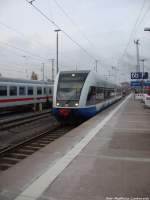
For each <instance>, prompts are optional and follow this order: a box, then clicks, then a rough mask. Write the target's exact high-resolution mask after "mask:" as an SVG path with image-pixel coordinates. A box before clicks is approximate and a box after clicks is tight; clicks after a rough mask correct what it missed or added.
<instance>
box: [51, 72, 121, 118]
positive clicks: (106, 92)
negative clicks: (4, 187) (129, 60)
mask: <svg viewBox="0 0 150 200" xmlns="http://www.w3.org/2000/svg"><path fill="white" fill-rule="evenodd" d="M121 97H122V93H121V87H120V86H117V85H115V84H112V83H110V82H108V81H106V80H104V79H102V78H101V77H100V76H99V75H97V74H96V73H95V72H92V71H61V72H59V74H58V75H57V77H56V80H55V84H54V94H53V113H54V115H55V116H56V117H57V118H58V119H59V120H71V119H74V118H77V119H79V118H82V119H88V118H90V117H93V116H94V115H96V114H97V113H98V112H99V111H101V110H103V109H104V108H106V107H108V106H109V105H111V104H112V103H114V102H115V101H117V100H119V99H120V98H121Z"/></svg>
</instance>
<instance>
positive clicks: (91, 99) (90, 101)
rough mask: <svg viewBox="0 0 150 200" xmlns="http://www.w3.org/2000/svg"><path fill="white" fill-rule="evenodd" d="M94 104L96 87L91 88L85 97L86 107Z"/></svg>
mask: <svg viewBox="0 0 150 200" xmlns="http://www.w3.org/2000/svg"><path fill="white" fill-rule="evenodd" d="M95 103H96V87H94V86H91V87H90V88H89V93H88V96H87V102H86V104H87V105H94V104H95Z"/></svg>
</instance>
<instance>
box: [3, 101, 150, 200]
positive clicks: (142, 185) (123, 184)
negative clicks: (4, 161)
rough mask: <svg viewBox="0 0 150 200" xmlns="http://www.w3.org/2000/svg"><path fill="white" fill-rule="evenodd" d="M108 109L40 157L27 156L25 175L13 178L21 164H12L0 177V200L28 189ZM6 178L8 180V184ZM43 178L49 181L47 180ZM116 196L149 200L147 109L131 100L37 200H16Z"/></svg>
mask: <svg viewBox="0 0 150 200" xmlns="http://www.w3.org/2000/svg"><path fill="white" fill-rule="evenodd" d="M114 107H115V106H114ZM111 109H112V108H111ZM111 109H110V110H108V111H107V112H104V113H101V114H99V115H97V116H96V117H95V118H92V119H91V120H89V121H88V122H86V123H84V124H82V125H81V126H80V127H78V128H77V129H75V130H74V131H72V132H70V133H68V134H67V136H64V137H62V138H61V139H59V141H56V142H54V144H53V147H52V146H49V147H46V148H45V149H44V150H43V152H45V154H39V153H38V154H35V155H34V156H32V157H31V158H30V161H29V158H28V159H27V160H25V161H24V164H22V170H25V169H26V170H27V171H28V170H30V172H27V171H26V172H24V173H23V174H22V176H21V175H16V174H13V172H14V170H16V169H18V174H19V169H20V170H21V164H18V166H16V167H14V168H13V169H11V170H9V171H8V172H5V173H3V174H0V188H1V193H0V200H10V199H11V200H12V199H15V198H16V196H18V194H20V193H21V192H23V191H24V190H25V189H26V188H27V189H28V187H29V185H30V184H31V185H32V183H34V182H36V180H37V178H38V177H40V176H41V175H42V174H43V173H45V171H46V170H48V166H49V168H51V167H52V166H53V165H54V164H57V162H58V161H59V159H60V158H61V157H62V156H64V155H65V154H66V152H68V151H69V150H70V149H71V148H73V146H74V145H76V144H77V141H78V142H79V141H81V139H82V138H84V137H85V136H86V135H87V133H88V132H89V131H92V130H93V129H94V127H95V126H97V124H99V123H101V122H102V120H103V119H104V118H105V117H107V115H108V114H109V113H110V111H111ZM75 134H76V135H75ZM41 152H42V151H41ZM37 155H38V157H37ZM43 155H44V156H43ZM43 157H44V158H45V162H44V158H43ZM54 157H55V158H54ZM37 158H39V159H37ZM40 159H41V160H42V163H41V162H40ZM27 163H28V164H27ZM31 163H32V166H31ZM33 163H35V166H34V169H35V170H33ZM38 163H39V166H37V165H38ZM29 165H30V166H29ZM41 165H42V166H41ZM39 168H40V169H39ZM12 174H13V175H12ZM33 174H34V176H33ZM21 177H22V179H21ZM29 177H30V178H29ZM31 177H32V179H31ZM9 178H10V179H11V180H8V179H9ZM47 178H48V179H49V178H51V175H50V177H47ZM2 180H3V181H2ZM13 183H14V185H13V186H12V184H13ZM44 184H45V183H44V182H43V183H42V180H41V187H44ZM31 188H32V187H31ZM36 189H37V190H36ZM40 189H41V188H39V190H40ZM34 191H36V192H37V193H38V188H36V187H35V188H34ZM34 191H33V193H34ZM33 196H34V195H33ZM121 197H124V199H125V200H126V199H127V198H128V199H133V198H143V199H144V198H145V200H149V199H150V109H144V107H143V104H141V103H140V102H137V101H134V100H133V99H132V98H131V99H130V100H129V101H128V102H127V104H124V105H123V106H122V107H121V108H120V109H119V111H118V112H117V113H116V114H115V115H114V116H113V117H112V118H111V119H110V120H109V121H108V122H107V124H105V126H104V127H103V128H102V129H101V130H100V131H99V132H98V133H97V135H96V136H95V137H94V138H93V139H92V140H91V141H90V143H89V144H88V145H87V146H86V147H85V148H84V149H83V150H82V151H81V152H80V153H79V155H78V156H77V157H76V158H75V159H74V160H73V161H72V162H71V163H70V164H69V165H68V166H67V167H66V168H65V169H64V170H63V172H62V173H60V174H59V175H58V176H57V178H56V179H55V180H54V181H53V182H52V183H51V184H50V185H49V186H48V188H46V190H45V191H44V192H43V193H42V195H40V196H39V198H33V197H32V195H31V196H26V197H25V196H19V200H24V199H25V200H33V199H38V200H105V199H106V200H110V199H111V200H112V199H115V200H117V199H119V198H121ZM124 199H121V200H124ZM136 200H137V199H136Z"/></svg>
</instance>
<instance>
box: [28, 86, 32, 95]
mask: <svg viewBox="0 0 150 200" xmlns="http://www.w3.org/2000/svg"><path fill="white" fill-rule="evenodd" d="M28 95H33V87H28Z"/></svg>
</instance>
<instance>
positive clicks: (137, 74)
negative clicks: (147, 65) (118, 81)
mask: <svg viewBox="0 0 150 200" xmlns="http://www.w3.org/2000/svg"><path fill="white" fill-rule="evenodd" d="M131 79H148V72H131Z"/></svg>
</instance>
